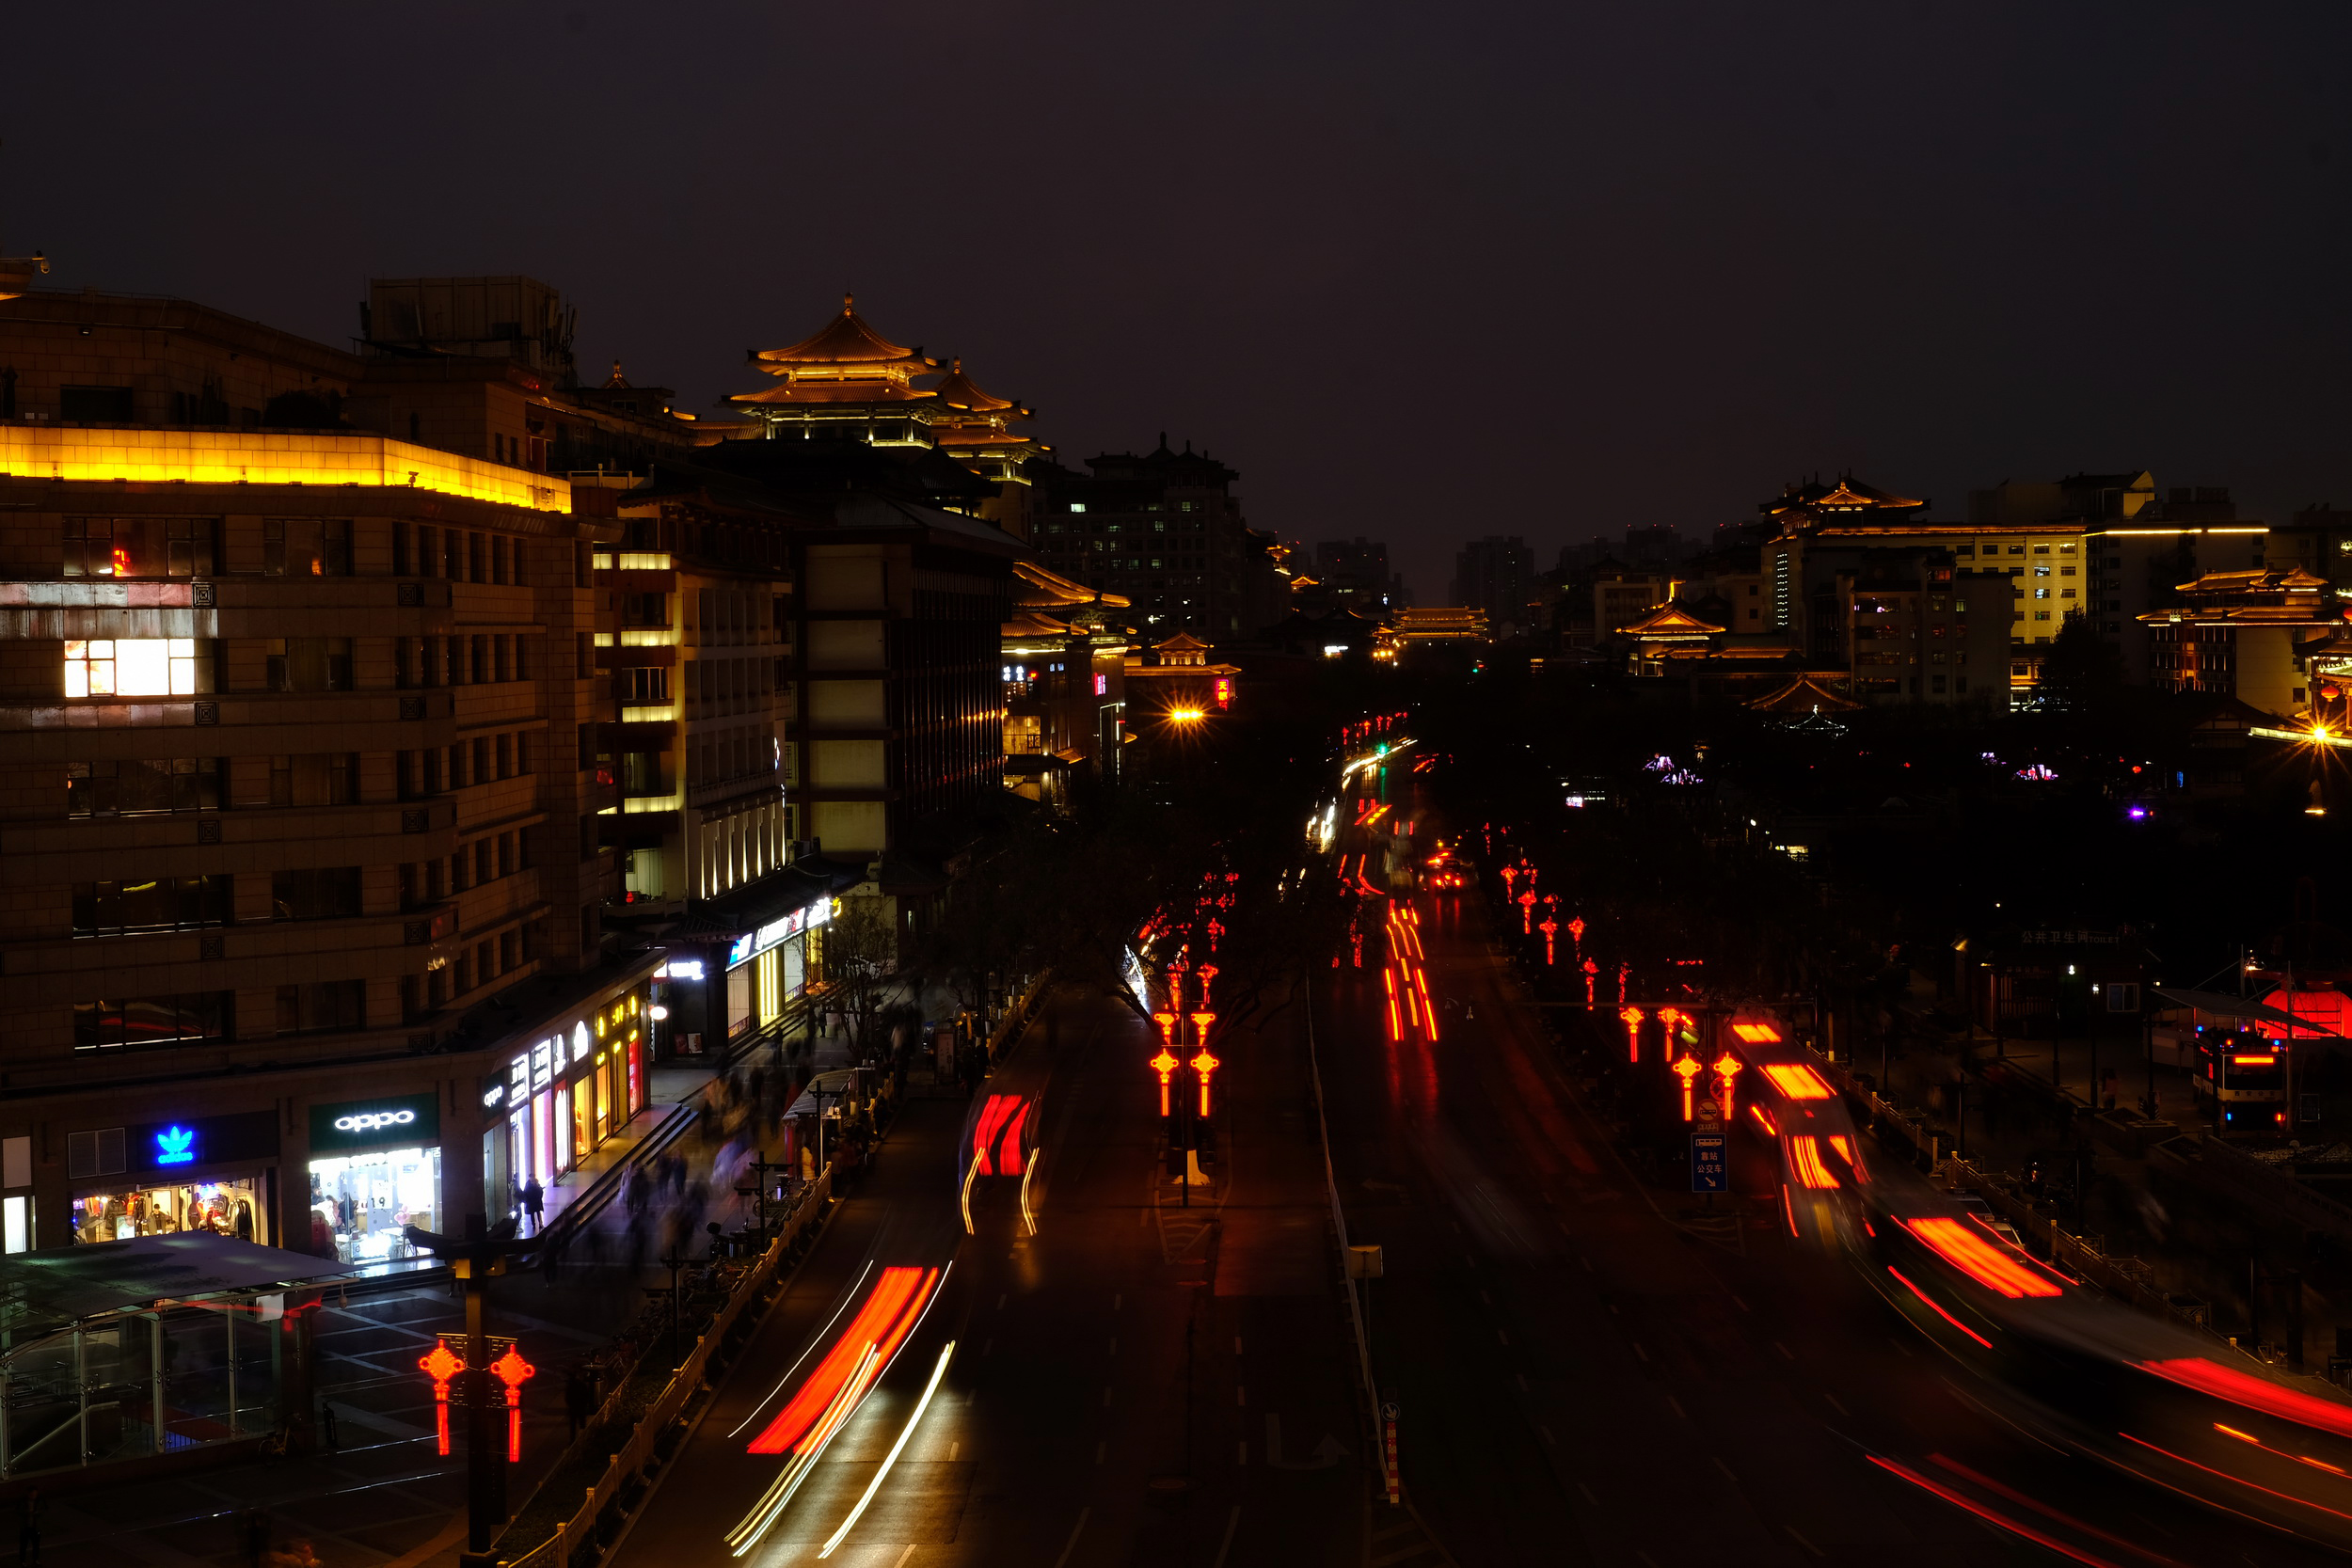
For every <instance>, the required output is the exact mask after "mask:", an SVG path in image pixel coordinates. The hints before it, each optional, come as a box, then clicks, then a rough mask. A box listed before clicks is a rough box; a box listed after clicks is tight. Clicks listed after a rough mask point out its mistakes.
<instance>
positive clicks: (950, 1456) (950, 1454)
mask: <svg viewBox="0 0 2352 1568" xmlns="http://www.w3.org/2000/svg"><path fill="white" fill-rule="evenodd" d="M962 1451H963V1445H962V1444H961V1443H960V1442H958V1443H950V1444H948V1445H947V1463H948V1464H950V1465H953V1464H954V1463H955V1462H956V1455H958V1454H960V1453H961V1452H962Z"/></svg>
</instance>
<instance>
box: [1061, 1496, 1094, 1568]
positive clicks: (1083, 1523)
mask: <svg viewBox="0 0 2352 1568" xmlns="http://www.w3.org/2000/svg"><path fill="white" fill-rule="evenodd" d="M1093 1512H1094V1510H1092V1509H1090V1508H1082V1509H1080V1510H1078V1522H1077V1523H1076V1524H1074V1525H1073V1526H1071V1527H1070V1541H1069V1543H1068V1544H1066V1545H1064V1546H1063V1547H1062V1549H1061V1556H1059V1557H1057V1558H1056V1559H1055V1560H1054V1568H1064V1565H1065V1564H1066V1563H1068V1562H1069V1561H1070V1554H1071V1553H1072V1552H1074V1551H1076V1550H1077V1549H1078V1537H1079V1535H1080V1534H1081V1533H1082V1532H1083V1531H1084V1530H1085V1529H1086V1528H1087V1515H1088V1514H1089V1513H1093Z"/></svg>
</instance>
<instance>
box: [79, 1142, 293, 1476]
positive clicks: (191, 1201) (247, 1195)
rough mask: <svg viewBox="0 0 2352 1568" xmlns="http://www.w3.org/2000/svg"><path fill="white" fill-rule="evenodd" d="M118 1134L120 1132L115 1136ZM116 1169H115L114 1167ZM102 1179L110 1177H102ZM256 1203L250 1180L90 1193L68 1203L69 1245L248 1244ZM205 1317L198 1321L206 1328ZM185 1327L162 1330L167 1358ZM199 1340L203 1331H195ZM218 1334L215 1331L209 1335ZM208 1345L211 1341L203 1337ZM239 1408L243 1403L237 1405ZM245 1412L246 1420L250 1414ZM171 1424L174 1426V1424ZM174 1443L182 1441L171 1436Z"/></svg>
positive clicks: (256, 1221) (256, 1231) (255, 1229)
mask: <svg viewBox="0 0 2352 1568" xmlns="http://www.w3.org/2000/svg"><path fill="white" fill-rule="evenodd" d="M117 1131H118V1132H119V1129H118V1130H117ZM118 1168H119V1167H118ZM103 1174H108V1175H111V1174H114V1173H113V1172H106V1173H103ZM261 1212H262V1211H261V1199H260V1196H259V1195H258V1194H257V1193H256V1192H255V1191H254V1182H253V1179H252V1178H251V1177H246V1178H244V1179H242V1180H227V1181H204V1182H192V1183H190V1184H189V1185H187V1186H184V1187H140V1188H135V1189H133V1190H131V1191H129V1192H122V1193H92V1194H89V1195H88V1196H84V1197H77V1198H75V1199H74V1200H73V1239H74V1240H75V1241H77V1242H83V1243H90V1242H123V1241H129V1240H130V1239H131V1238H133V1237H135V1236H168V1235H173V1234H177V1233H180V1232H183V1231H189V1230H204V1231H210V1232H211V1233H213V1234H214V1235H216V1236H233V1237H235V1238H236V1239H237V1240H239V1241H244V1242H249V1241H252V1240H254V1239H255V1238H256V1237H257V1236H259V1235H261V1234H262V1230H263V1227H262V1224H261ZM211 1316H212V1315H210V1314H205V1315H203V1316H202V1321H204V1322H205V1323H208V1324H209V1323H210V1320H211ZM184 1326H186V1325H177V1324H175V1325H170V1326H167V1328H166V1330H165V1333H166V1345H167V1355H168V1354H170V1353H171V1352H176V1351H178V1350H180V1349H181V1347H182V1345H183V1343H184V1342H185V1341H184V1340H183V1339H182V1338H180V1337H179V1335H180V1331H181V1330H182V1329H183V1327H184ZM196 1333H197V1334H198V1335H203V1329H202V1328H198V1329H197V1330H196ZM217 1333H218V1329H217V1327H215V1329H214V1334H217ZM204 1338H207V1339H210V1338H213V1336H212V1335H204ZM167 1364H169V1363H168V1362H167ZM239 1403H240V1404H241V1405H242V1404H244V1403H245V1402H244V1401H243V1400H240V1401H239ZM249 1413H250V1412H249V1410H248V1414H249ZM175 1424H177V1423H176V1422H175ZM171 1435H172V1436H173V1437H174V1438H175V1439H177V1438H178V1437H180V1436H181V1435H183V1434H182V1433H172V1434H171Z"/></svg>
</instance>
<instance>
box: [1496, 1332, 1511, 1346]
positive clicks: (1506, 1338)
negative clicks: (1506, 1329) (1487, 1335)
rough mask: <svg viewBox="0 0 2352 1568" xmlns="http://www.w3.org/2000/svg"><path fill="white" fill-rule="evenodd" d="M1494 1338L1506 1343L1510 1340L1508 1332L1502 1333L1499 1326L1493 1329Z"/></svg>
mask: <svg viewBox="0 0 2352 1568" xmlns="http://www.w3.org/2000/svg"><path fill="white" fill-rule="evenodd" d="M1495 1338H1498V1339H1500V1340H1502V1342H1503V1343H1504V1344H1506V1345H1507V1344H1509V1343H1510V1342H1511V1337H1510V1336H1509V1335H1508V1334H1505V1333H1503V1332H1502V1330H1501V1329H1499V1328H1498V1329H1496V1330H1495Z"/></svg>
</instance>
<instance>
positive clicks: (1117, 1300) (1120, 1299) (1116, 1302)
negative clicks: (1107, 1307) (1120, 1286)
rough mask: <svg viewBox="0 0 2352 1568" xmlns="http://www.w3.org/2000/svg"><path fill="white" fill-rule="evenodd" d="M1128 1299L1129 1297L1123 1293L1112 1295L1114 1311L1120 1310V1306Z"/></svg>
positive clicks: (1112, 1308)
mask: <svg viewBox="0 0 2352 1568" xmlns="http://www.w3.org/2000/svg"><path fill="white" fill-rule="evenodd" d="M1126 1300H1127V1298H1126V1297H1125V1296H1121V1295H1114V1296H1112V1297H1111V1310H1112V1311H1114V1312H1116V1311H1118V1310H1119V1308H1120V1307H1121V1306H1122V1305H1123V1304H1124V1303H1125V1302H1126Z"/></svg>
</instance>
